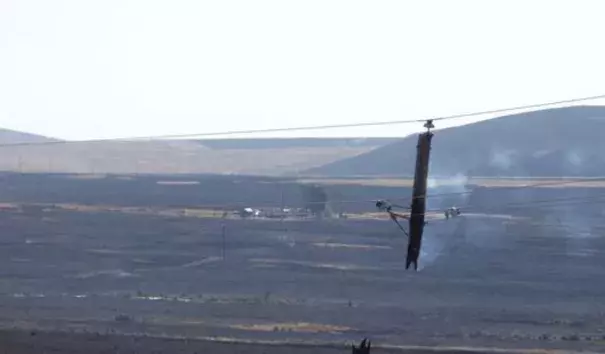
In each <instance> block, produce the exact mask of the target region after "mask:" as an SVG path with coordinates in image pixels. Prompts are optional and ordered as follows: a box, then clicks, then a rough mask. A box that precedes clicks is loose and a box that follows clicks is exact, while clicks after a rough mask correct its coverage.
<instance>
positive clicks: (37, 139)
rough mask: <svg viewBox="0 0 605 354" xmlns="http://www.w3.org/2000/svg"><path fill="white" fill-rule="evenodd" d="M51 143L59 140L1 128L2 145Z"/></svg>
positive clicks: (0, 138)
mask: <svg viewBox="0 0 605 354" xmlns="http://www.w3.org/2000/svg"><path fill="white" fill-rule="evenodd" d="M49 141H58V139H53V138H48V137H45V136H42V135H36V134H30V133H24V132H19V131H16V130H10V129H2V128H0V144H21V143H41V142H49Z"/></svg>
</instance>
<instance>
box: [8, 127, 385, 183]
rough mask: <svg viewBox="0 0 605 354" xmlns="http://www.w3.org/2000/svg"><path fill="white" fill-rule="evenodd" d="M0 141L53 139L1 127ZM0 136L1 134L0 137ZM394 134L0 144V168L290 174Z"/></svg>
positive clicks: (360, 150)
mask: <svg viewBox="0 0 605 354" xmlns="http://www.w3.org/2000/svg"><path fill="white" fill-rule="evenodd" d="M4 132H5V133H4V135H2V134H0V145H1V144H15V143H24V142H25V143H30V142H31V143H37V142H47V141H53V139H50V138H45V137H41V136H37V135H33V134H27V133H20V132H14V131H6V130H5V131H4ZM3 138H4V139H3ZM393 141H395V139H388V138H376V139H365V138H360V139H345V138H343V139H339V138H334V139H221V140H205V141H195V140H171V141H166V140H165V141H141V142H118V141H104V142H87V143H70V144H51V145H31V146H4V147H1V148H2V152H3V153H2V154H0V170H2V171H19V172H36V173H44V172H54V173H96V174H108V173H114V174H132V173H145V174H154V173H160V174H171V173H187V174H189V173H193V174H250V175H269V176H274V175H283V174H289V175H295V174H297V173H298V172H299V171H302V170H305V169H308V168H312V167H317V166H322V165H325V164H328V163H331V162H334V161H338V160H341V159H343V158H348V157H352V156H357V155H359V154H363V153H365V152H368V151H370V150H372V149H374V148H377V147H379V146H383V145H386V144H388V143H391V142H393Z"/></svg>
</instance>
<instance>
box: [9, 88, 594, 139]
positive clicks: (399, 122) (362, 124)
mask: <svg viewBox="0 0 605 354" xmlns="http://www.w3.org/2000/svg"><path fill="white" fill-rule="evenodd" d="M596 99H605V94H603V95H596V96H586V97H578V98H572V99H567V100H560V101H551V102H543V103H536V104H529V105H523V106H516V107H508V108H500V109H492V110H487V111H478V112H472V113H461V114H454V115H449V116H442V117H436V118H422V119H412V120H391V121H381V122H359V123H348V124H332V125H315V126H300V127H290V128H268V129H248V130H228V131H222V132H214V133H190V134H169V135H150V136H138V137H124V138H107V139H91V140H69V141H64V140H58V141H44V142H23V143H12V144H0V147H13V146H40V145H61V144H79V143H102V142H120V141H121V142H136V141H141V140H142V141H149V140H170V139H187V138H189V139H193V138H203V137H211V136H224V135H247V134H258V133H278V132H291V131H306V130H326V129H338V128H354V127H370V126H385V125H402V124H411V123H423V122H426V121H427V120H428V119H432V120H433V121H443V120H450V119H459V118H470V117H475V116H481V115H486V114H496V113H506V112H510V111H517V110H522V109H534V108H542V107H547V106H553V105H560V104H570V103H577V102H583V101H591V100H596Z"/></svg>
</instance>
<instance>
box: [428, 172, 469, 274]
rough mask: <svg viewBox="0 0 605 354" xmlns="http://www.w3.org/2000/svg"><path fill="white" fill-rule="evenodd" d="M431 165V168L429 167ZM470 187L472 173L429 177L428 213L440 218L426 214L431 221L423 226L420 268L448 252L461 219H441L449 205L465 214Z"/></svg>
mask: <svg viewBox="0 0 605 354" xmlns="http://www.w3.org/2000/svg"><path fill="white" fill-rule="evenodd" d="M430 170H431V168H429V171H430ZM470 193H471V189H470V188H469V177H468V176H466V175H464V174H462V173H457V174H454V175H451V176H447V177H439V178H434V177H431V178H428V179H427V198H426V209H427V212H428V213H429V214H434V213H437V216H438V217H439V219H437V220H435V219H432V218H430V217H429V218H427V221H428V224H427V226H426V227H425V229H424V235H423V240H422V250H421V254H420V261H419V262H418V263H419V264H418V266H419V269H422V268H425V267H426V266H429V265H430V264H432V263H434V262H435V261H436V260H437V259H438V258H439V257H440V256H441V255H442V254H444V253H445V252H448V249H449V245H451V244H450V242H449V241H450V240H452V234H453V233H454V232H455V230H456V225H457V224H458V223H457V222H458V220H456V219H450V220H447V221H446V220H442V219H441V218H442V217H443V213H444V212H445V210H446V209H447V208H450V207H452V206H456V207H458V208H460V210H461V211H462V214H464V207H465V206H466V205H467V203H468V199H469V197H470Z"/></svg>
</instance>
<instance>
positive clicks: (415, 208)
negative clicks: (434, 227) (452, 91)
mask: <svg viewBox="0 0 605 354" xmlns="http://www.w3.org/2000/svg"><path fill="white" fill-rule="evenodd" d="M424 127H425V128H427V131H426V132H425V133H422V134H420V135H418V145H417V146H416V147H417V151H416V167H415V172H414V187H413V191H412V208H411V214H410V219H409V225H410V227H409V230H410V237H409V241H408V253H407V259H406V264H405V269H408V268H409V267H410V265H411V264H412V263H414V270H418V257H419V256H420V247H421V246H422V233H423V231H424V225H425V221H424V216H425V213H426V186H427V178H428V173H429V159H430V155H431V139H432V138H433V133H432V132H431V128H434V125H433V121H432V120H429V121H427V122H426V124H425V125H424Z"/></svg>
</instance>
